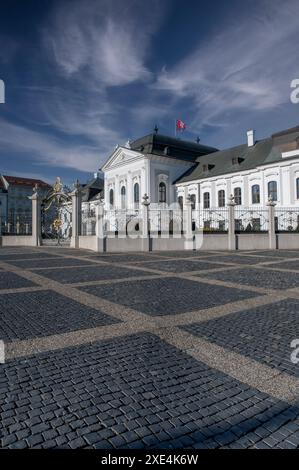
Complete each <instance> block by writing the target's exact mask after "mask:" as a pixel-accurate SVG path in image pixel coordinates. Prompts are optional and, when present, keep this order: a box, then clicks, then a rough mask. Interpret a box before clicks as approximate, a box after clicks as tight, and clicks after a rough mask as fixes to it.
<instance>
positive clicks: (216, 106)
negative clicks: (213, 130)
mask: <svg viewBox="0 0 299 470" xmlns="http://www.w3.org/2000/svg"><path fill="white" fill-rule="evenodd" d="M251 5H252V8H251V10H249V13H248V11H246V13H245V12H244V15H243V17H242V16H241V17H240V16H239V15H238V16H234V17H233V19H231V15H230V19H229V20H225V18H224V20H223V25H222V30H220V31H219V32H218V35H217V36H213V37H210V38H205V41H204V42H202V41H201V42H199V43H198V44H197V46H196V47H195V49H194V50H193V51H192V53H190V54H189V55H188V56H187V57H185V58H183V59H182V60H181V62H179V63H177V64H176V65H175V66H174V67H173V68H171V69H170V70H168V69H167V68H164V69H163V70H162V71H161V73H160V74H159V76H158V78H157V81H156V83H155V88H156V89H159V90H161V91H164V92H168V93H170V94H172V95H175V96H176V97H177V100H178V101H179V100H180V99H184V98H186V97H189V98H192V100H193V105H194V108H195V113H194V117H195V119H196V120H200V121H201V123H202V124H206V123H217V122H219V121H221V119H222V118H223V115H224V114H227V113H232V112H234V110H235V111H236V110H242V111H243V112H246V110H251V111H252V110H257V111H264V110H270V109H273V108H275V107H277V106H279V105H281V104H282V103H286V102H287V101H288V100H289V84H290V80H291V79H292V78H293V77H295V76H296V74H298V72H299V66H298V62H297V61H296V59H295V58H296V57H297V55H298V47H297V44H298V40H299V30H298V16H299V4H298V2H297V1H295V0H286V1H285V2H284V3H283V8H282V4H281V2H279V1H277V0H272V1H271V2H270V1H261V2H258V3H255V2H252V4H250V6H251ZM257 7H258V8H257ZM196 110H197V112H196Z"/></svg>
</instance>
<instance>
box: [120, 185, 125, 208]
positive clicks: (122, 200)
mask: <svg viewBox="0 0 299 470" xmlns="http://www.w3.org/2000/svg"><path fill="white" fill-rule="evenodd" d="M120 202H121V208H122V209H125V208H126V188H125V186H122V187H121V190H120Z"/></svg>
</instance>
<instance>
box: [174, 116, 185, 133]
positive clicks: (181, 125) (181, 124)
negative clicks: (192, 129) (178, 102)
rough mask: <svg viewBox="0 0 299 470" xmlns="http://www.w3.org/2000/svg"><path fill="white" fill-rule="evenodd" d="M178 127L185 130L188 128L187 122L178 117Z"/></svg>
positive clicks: (179, 129)
mask: <svg viewBox="0 0 299 470" xmlns="http://www.w3.org/2000/svg"><path fill="white" fill-rule="evenodd" d="M176 127H177V130H178V131H184V130H185V129H186V124H185V123H184V121H182V120H181V119H177V121H176Z"/></svg>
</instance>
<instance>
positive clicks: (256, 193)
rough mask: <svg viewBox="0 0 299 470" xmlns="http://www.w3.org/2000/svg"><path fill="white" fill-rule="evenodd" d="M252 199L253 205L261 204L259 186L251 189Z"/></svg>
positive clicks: (255, 185) (256, 185)
mask: <svg viewBox="0 0 299 470" xmlns="http://www.w3.org/2000/svg"><path fill="white" fill-rule="evenodd" d="M251 199H252V204H259V203H260V202H261V195H260V186H259V184H254V185H253V186H252V188H251Z"/></svg>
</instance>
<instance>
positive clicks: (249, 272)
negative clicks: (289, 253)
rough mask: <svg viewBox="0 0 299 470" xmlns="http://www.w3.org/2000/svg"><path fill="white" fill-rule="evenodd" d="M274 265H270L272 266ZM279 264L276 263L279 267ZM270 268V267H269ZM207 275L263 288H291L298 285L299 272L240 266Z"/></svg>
mask: <svg viewBox="0 0 299 470" xmlns="http://www.w3.org/2000/svg"><path fill="white" fill-rule="evenodd" d="M273 266H274V265H272V267H273ZM279 266H280V265H276V267H279ZM268 267H269V266H268ZM269 268H270V267H269ZM206 276H207V277H210V278H212V279H217V280H221V281H226V282H233V283H237V284H241V285H247V286H256V287H264V288H265V289H291V288H293V287H298V286H299V273H298V274H297V273H292V274H291V275H290V273H288V272H282V271H274V270H271V269H268V270H267V271H266V270H261V269H255V268H252V267H250V268H248V267H247V268H242V269H236V270H233V271H226V272H225V271H222V272H217V273H208V274H206Z"/></svg>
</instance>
